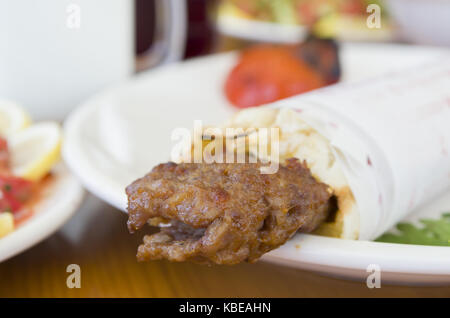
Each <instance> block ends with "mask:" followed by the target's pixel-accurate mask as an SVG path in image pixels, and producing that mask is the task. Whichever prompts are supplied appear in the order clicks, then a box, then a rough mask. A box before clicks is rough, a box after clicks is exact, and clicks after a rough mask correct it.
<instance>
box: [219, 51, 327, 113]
mask: <svg viewBox="0 0 450 318" xmlns="http://www.w3.org/2000/svg"><path fill="white" fill-rule="evenodd" d="M324 85H325V82H324V80H323V79H322V78H321V76H320V75H319V74H317V72H315V71H314V70H313V69H312V68H311V67H309V66H308V65H307V64H306V63H305V62H303V61H302V60H301V59H300V58H299V57H298V56H296V53H295V50H294V49H293V48H290V47H278V46H256V47H253V48H250V49H248V50H246V51H244V52H243V53H242V55H241V58H240V60H239V62H238V64H237V65H236V66H235V67H234V68H233V69H232V71H231V73H230V74H229V75H228V78H227V80H226V83H225V94H226V96H227V98H228V100H229V101H230V102H231V103H232V104H234V105H236V106H237V107H240V108H245V107H251V106H258V105H261V104H266V103H270V102H273V101H276V100H279V99H282V98H286V97H289V96H293V95H296V94H300V93H303V92H307V91H310V90H313V89H316V88H319V87H322V86H324Z"/></svg>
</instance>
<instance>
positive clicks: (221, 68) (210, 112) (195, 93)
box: [63, 44, 450, 284]
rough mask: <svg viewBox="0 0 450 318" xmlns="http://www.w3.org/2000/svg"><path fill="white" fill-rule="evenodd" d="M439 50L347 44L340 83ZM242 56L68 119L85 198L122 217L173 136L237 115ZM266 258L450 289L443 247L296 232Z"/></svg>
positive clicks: (185, 66)
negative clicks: (233, 83)
mask: <svg viewBox="0 0 450 318" xmlns="http://www.w3.org/2000/svg"><path fill="white" fill-rule="evenodd" d="M441 53H442V51H441V50H439V49H434V48H427V47H417V46H403V45H389V44H343V45H342V50H341V62H342V66H343V79H342V80H343V81H357V80H361V79H364V78H367V77H370V76H375V75H377V74H380V73H383V72H386V71H391V70H393V69H396V68H402V67H406V66H410V65H414V64H416V63H420V62H421V61H424V60H427V59H429V58H432V57H437V56H439V55H440V54H441ZM236 58H237V55H236V54H235V53H228V54H220V55H213V56H210V57H206V58H198V59H193V60H191V61H189V62H184V63H176V64H172V65H169V66H164V67H160V68H158V69H155V70H152V71H148V72H145V73H142V74H140V75H139V76H137V77H136V78H135V79H133V80H131V81H127V82H125V83H123V84H122V85H119V86H116V87H114V88H111V89H109V90H107V91H104V92H101V93H100V94H98V95H96V96H94V97H92V98H91V99H89V100H87V101H86V102H85V103H83V104H82V105H80V106H79V107H78V108H77V109H76V110H75V111H73V112H72V113H71V115H70V116H69V117H68V119H67V120H66V122H65V143H64V147H63V156H64V158H65V160H66V162H67V164H68V165H69V167H70V168H71V169H72V171H73V172H74V174H76V175H77V176H78V177H79V178H80V180H81V182H82V183H83V185H85V186H86V188H87V189H88V190H89V191H91V192H92V193H93V194H95V195H96V196H98V197H100V198H101V199H103V200H104V201H106V202H108V203H110V204H111V205H113V206H115V207H116V208H118V209H120V210H122V211H125V208H126V196H125V193H124V189H125V187H126V186H127V185H128V184H129V183H130V182H132V181H133V180H134V179H136V178H138V177H141V176H142V175H144V174H145V173H147V172H148V171H150V170H151V168H152V167H153V166H155V165H156V164H158V163H161V162H166V161H168V160H170V155H171V150H172V148H173V146H174V145H175V143H176V141H174V140H172V139H171V133H172V131H173V129H175V128H186V129H192V127H193V125H194V120H200V119H201V120H202V121H203V125H209V124H212V125H213V124H218V123H221V122H223V121H224V120H225V119H226V118H228V117H229V116H230V115H231V114H232V113H233V112H234V111H235V110H236V109H235V108H233V107H232V106H231V105H229V104H228V102H227V101H226V99H225V97H224V95H223V83H224V80H225V77H226V76H227V74H228V72H229V70H230V69H231V67H232V66H233V65H234V63H235V62H236ZM442 200H443V201H442ZM442 200H441V201H439V202H441V205H442V206H439V207H434V208H432V209H433V211H435V210H436V209H438V210H440V209H441V208H447V209H448V210H450V200H449V199H448V198H447V199H446V198H443V199H442ZM423 211H425V213H428V212H429V211H430V209H427V208H425V209H424V210H421V211H419V212H420V213H424V212H423ZM440 212H443V211H442V210H440ZM264 259H265V260H268V261H273V262H277V263H280V264H285V265H290V266H295V267H298V268H305V269H310V270H316V271H320V272H323V273H326V274H330V275H337V276H340V277H346V278H353V279H361V278H362V277H365V276H366V275H367V273H366V268H367V266H368V265H369V264H379V265H380V266H381V268H382V269H383V275H384V276H383V281H386V282H395V283H430V284H431V283H433V284H442V283H449V282H450V253H449V252H448V248H447V247H428V246H408V245H399V244H386V243H376V242H363V241H347V240H340V239H333V238H326V237H318V236H314V235H297V236H296V237H294V238H293V239H292V240H291V241H289V242H288V243H287V244H285V245H283V246H282V247H281V248H279V249H277V250H275V251H273V252H271V253H269V254H268V255H266V256H265V257H264Z"/></svg>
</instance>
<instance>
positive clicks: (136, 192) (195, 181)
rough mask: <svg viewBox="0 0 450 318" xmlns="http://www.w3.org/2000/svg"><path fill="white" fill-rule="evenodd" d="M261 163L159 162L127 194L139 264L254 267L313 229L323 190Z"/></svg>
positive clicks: (301, 172) (297, 166)
mask: <svg viewBox="0 0 450 318" xmlns="http://www.w3.org/2000/svg"><path fill="white" fill-rule="evenodd" d="M260 167H261V164H256V163H254V164H252V163H242V164H237V163H233V164H226V163H212V164H205V163H202V164H196V163H185V164H175V163H171V162H169V163H165V164H160V165H159V166H157V167H155V168H154V169H153V170H152V171H151V172H150V173H149V174H147V175H146V176H145V177H143V178H141V179H138V180H136V181H135V182H133V183H132V184H131V185H129V186H128V187H127V189H126V192H127V195H128V213H129V218H128V228H129V230H130V232H134V231H136V230H138V229H140V228H142V227H143V226H144V225H145V224H146V223H149V224H153V225H156V224H161V229H160V231H159V232H158V233H156V234H153V235H148V236H145V238H144V244H142V245H141V246H139V249H138V253H137V258H138V260H140V261H146V260H158V259H168V260H171V261H187V260H190V261H194V262H197V263H206V264H212V263H215V264H237V263H240V262H244V261H247V262H255V261H256V260H257V259H258V258H259V257H261V255H263V254H264V253H266V252H268V251H270V250H272V249H274V248H276V247H278V246H280V245H282V244H283V243H285V242H286V241H287V240H288V239H289V238H290V237H291V236H292V235H293V234H294V233H295V232H296V231H298V230H299V231H301V232H310V231H313V230H314V229H315V228H316V227H317V226H318V225H319V224H320V223H321V222H323V221H324V220H325V219H326V217H327V215H328V213H329V210H330V208H331V204H330V197H331V194H330V191H329V189H328V186H327V185H325V184H323V183H320V182H318V181H316V180H315V179H314V178H313V177H312V176H311V174H310V172H309V170H308V168H307V167H306V165H305V164H303V163H301V162H299V161H298V160H297V159H289V160H288V161H287V162H286V164H284V165H280V167H279V170H278V172H277V173H275V174H261V173H260V169H259V168H260Z"/></svg>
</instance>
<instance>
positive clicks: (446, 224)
mask: <svg viewBox="0 0 450 318" xmlns="http://www.w3.org/2000/svg"><path fill="white" fill-rule="evenodd" d="M420 223H422V225H423V226H420V227H419V226H415V225H413V224H410V223H399V224H398V225H397V229H398V230H399V231H400V233H399V234H392V233H386V234H383V235H381V236H380V237H379V238H377V239H376V240H375V241H377V242H386V243H401V244H415V245H435V246H450V213H445V214H443V215H442V217H441V218H440V219H438V220H433V219H421V220H420Z"/></svg>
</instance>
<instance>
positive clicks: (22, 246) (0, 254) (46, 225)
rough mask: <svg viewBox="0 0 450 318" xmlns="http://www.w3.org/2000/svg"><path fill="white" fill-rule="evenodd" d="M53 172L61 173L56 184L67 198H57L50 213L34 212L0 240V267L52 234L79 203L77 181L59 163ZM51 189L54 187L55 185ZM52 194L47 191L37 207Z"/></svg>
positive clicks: (83, 192)
mask: <svg viewBox="0 0 450 318" xmlns="http://www.w3.org/2000/svg"><path fill="white" fill-rule="evenodd" d="M57 168H59V169H61V172H59V173H60V174H61V180H58V181H59V182H60V183H61V184H62V185H64V186H65V187H67V188H69V187H70V188H71V189H72V191H71V192H70V193H71V195H64V196H60V199H59V200H56V204H55V205H53V206H52V207H51V208H50V209H49V210H50V211H48V210H47V211H46V212H45V213H42V214H40V213H39V212H37V214H36V215H34V216H33V217H32V218H31V219H30V220H27V221H26V222H25V223H24V224H23V225H21V226H20V227H18V228H17V229H15V230H14V232H12V233H10V234H8V235H7V236H5V237H3V238H0V263H1V262H4V261H6V260H8V259H10V258H12V257H14V256H16V255H18V254H20V253H22V252H24V251H25V250H27V249H29V248H31V247H33V246H35V245H36V244H38V243H40V242H42V241H43V240H45V239H46V238H48V237H49V236H50V235H52V234H53V233H55V232H56V231H57V230H58V229H59V228H61V227H62V226H63V225H64V224H65V223H66V222H67V221H68V220H69V219H70V218H71V217H72V215H73V214H75V212H76V211H77V210H78V208H79V206H80V205H81V203H82V202H83V199H84V195H85V191H84V189H83V187H82V185H81V183H80V181H79V180H78V179H76V178H75V176H74V175H73V174H72V173H71V172H70V171H69V168H68V167H67V166H66V165H65V164H64V163H63V162H60V163H59V164H58V166H57ZM57 175H58V172H57ZM52 186H58V183H57V184H55V185H52ZM56 194H57V191H49V193H48V196H47V197H46V198H44V199H42V201H40V202H39V204H43V205H44V206H45V202H46V201H47V200H49V199H50V198H53V196H55V195H56Z"/></svg>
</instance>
